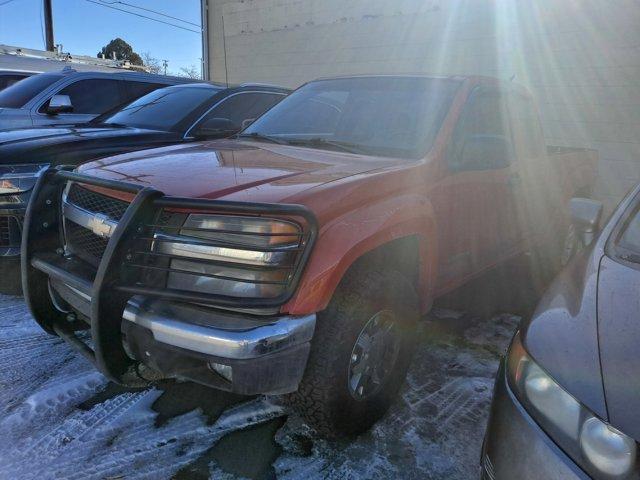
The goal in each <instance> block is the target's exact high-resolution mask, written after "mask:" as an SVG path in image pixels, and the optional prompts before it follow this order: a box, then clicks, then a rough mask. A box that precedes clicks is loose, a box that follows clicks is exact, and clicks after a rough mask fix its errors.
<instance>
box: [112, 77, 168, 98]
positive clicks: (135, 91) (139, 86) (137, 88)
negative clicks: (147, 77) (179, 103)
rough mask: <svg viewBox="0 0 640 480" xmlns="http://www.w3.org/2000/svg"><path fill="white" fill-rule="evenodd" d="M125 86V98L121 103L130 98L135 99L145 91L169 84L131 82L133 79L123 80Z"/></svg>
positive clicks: (151, 90)
mask: <svg viewBox="0 0 640 480" xmlns="http://www.w3.org/2000/svg"><path fill="white" fill-rule="evenodd" d="M122 83H124V86H125V98H124V99H123V102H122V103H129V102H131V101H132V100H136V99H138V98H140V97H142V96H143V95H146V94H147V93H151V92H153V91H154V90H157V89H159V88H164V87H168V86H169V85H165V84H162V83H148V82H133V81H124V82H122Z"/></svg>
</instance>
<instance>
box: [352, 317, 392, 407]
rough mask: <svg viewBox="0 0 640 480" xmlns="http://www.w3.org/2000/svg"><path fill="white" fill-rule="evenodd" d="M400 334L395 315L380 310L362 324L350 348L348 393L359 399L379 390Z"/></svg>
mask: <svg viewBox="0 0 640 480" xmlns="http://www.w3.org/2000/svg"><path fill="white" fill-rule="evenodd" d="M399 350H400V338H399V333H398V326H397V322H396V316H395V314H394V313H393V312H392V311H391V310H381V311H379V312H377V313H376V314H374V315H373V316H372V317H371V318H370V319H369V320H368V321H367V323H366V324H365V325H364V327H363V328H362V330H361V331H360V334H359V335H358V338H357V339H356V342H355V344H354V346H353V349H352V350H351V356H350V358H349V371H348V376H347V385H348V388H349V393H350V394H351V396H352V397H353V398H355V399H356V400H359V401H362V400H365V399H367V398H369V397H371V396H372V395H375V394H376V393H378V392H379V391H380V389H381V388H382V387H383V386H384V384H385V383H386V381H387V380H388V378H389V376H390V374H391V372H392V371H393V368H394V366H395V364H396V361H397V359H398V353H399Z"/></svg>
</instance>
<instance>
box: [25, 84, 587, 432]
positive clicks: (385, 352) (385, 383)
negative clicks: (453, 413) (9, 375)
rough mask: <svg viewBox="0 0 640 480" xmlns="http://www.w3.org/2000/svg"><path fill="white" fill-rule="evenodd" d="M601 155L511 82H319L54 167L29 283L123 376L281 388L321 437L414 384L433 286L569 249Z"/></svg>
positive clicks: (30, 242)
mask: <svg viewBox="0 0 640 480" xmlns="http://www.w3.org/2000/svg"><path fill="white" fill-rule="evenodd" d="M596 161H597V158H596V156H595V153H594V152H592V151H588V150H579V149H555V150H552V151H548V149H547V147H546V146H545V144H544V140H543V135H542V130H541V127H540V124H539V121H538V115H537V112H536V109H535V106H534V104H533V101H532V99H531V97H530V96H529V94H528V93H527V92H526V90H525V89H523V88H521V87H519V86H517V85H514V84H512V83H505V82H501V81H498V80H494V79H490V78H483V77H442V78H435V77H426V76H358V77H347V78H334V79H324V80H317V81H314V82H310V83H308V84H306V85H304V86H302V87H300V88H299V89H298V90H296V91H295V92H294V93H292V94H291V95H290V96H289V97H287V98H286V99H285V100H283V101H282V102H281V103H279V104H278V105H276V106H275V107H274V108H272V109H271V110H269V111H268V112H267V113H265V114H264V115H262V116H261V117H260V118H258V119H257V120H256V121H255V122H253V123H252V124H251V125H250V126H248V127H247V128H246V129H245V130H244V131H243V132H242V133H240V134H239V135H238V136H237V137H236V138H234V139H228V140H221V141H211V142H195V143H190V144H181V145H175V146H170V147H163V148H159V149H153V150H146V151H142V152H134V153H128V154H122V155H117V156H114V157H110V158H105V159H101V160H100V161H96V162H91V163H87V164H84V165H83V166H81V167H79V168H78V169H77V170H76V171H70V170H65V169H62V168H55V169H54V168H50V169H48V170H46V171H45V172H44V173H43V174H42V175H41V176H40V177H39V179H38V182H37V184H36V186H35V188H34V191H33V195H32V198H31V201H30V204H29V206H28V208H27V213H26V218H25V224H24V237H23V243H22V277H23V288H24V293H25V298H26V301H27V303H28V305H29V307H30V309H31V312H32V313H33V316H34V318H35V320H36V321H37V322H38V323H39V324H40V325H41V326H42V327H43V328H44V329H45V330H46V331H48V332H50V333H52V334H57V335H59V336H61V337H62V338H64V339H65V340H67V341H68V342H69V343H70V344H72V345H74V346H75V347H77V348H78V349H79V351H80V352H82V353H83V354H84V355H86V356H87V357H88V358H89V359H91V360H92V361H93V362H94V363H95V364H96V366H97V368H98V369H100V371H102V372H103V373H104V374H105V375H106V376H108V377H109V378H110V379H112V380H113V381H116V382H120V383H125V384H127V383H135V382H137V381H139V379H140V377H142V378H145V379H148V380H152V379H155V378H162V377H177V378H182V379H189V380H193V381H196V382H200V383H203V384H206V385H209V386H212V387H214V388H218V389H224V390H229V391H233V392H238V393H242V394H286V395H287V396H286V398H287V400H288V401H289V403H290V404H291V405H293V406H294V407H295V408H296V409H297V410H298V411H299V412H300V413H301V414H302V416H303V417H304V418H305V419H306V420H307V421H308V422H309V423H310V424H311V425H312V426H313V427H314V428H315V429H316V430H317V431H318V432H319V433H320V434H323V435H327V436H337V435H349V434H356V433H358V432H361V431H363V430H365V429H367V428H368V427H370V426H371V425H372V424H373V423H374V422H375V421H376V420H377V419H379V418H380V417H381V416H382V415H383V414H384V412H385V411H386V410H387V408H388V407H389V405H390V404H391V402H392V400H393V398H394V396H395V394H396V393H397V391H398V390H399V388H400V386H401V385H402V383H403V381H404V378H405V375H406V371H407V368H408V366H409V363H410V361H411V356H412V350H413V347H414V342H415V337H416V335H415V329H416V328H417V323H418V320H419V318H420V315H421V314H423V313H425V312H427V311H428V310H429V308H430V306H431V304H432V301H433V299H434V298H435V297H437V296H439V295H442V294H444V293H446V292H448V291H450V290H452V289H454V288H456V287H457V286H459V285H462V284H463V283H465V282H467V281H468V280H469V279H471V278H473V277H475V276H477V275H479V274H480V273H481V272H483V271H484V270H486V269H488V268H491V267H493V266H494V265H496V264H498V263H499V262H501V261H504V260H506V259H508V258H510V257H512V256H515V255H517V254H519V253H522V252H525V251H534V250H535V251H554V252H560V250H561V248H562V246H563V240H564V238H565V237H566V238H569V239H570V238H571V236H570V235H565V232H568V228H567V225H568V222H567V219H566V218H565V215H564V214H563V212H564V210H565V208H564V207H565V204H566V203H567V202H568V200H569V198H570V197H572V196H574V195H576V194H578V193H580V194H581V195H583V196H584V195H585V192H587V191H588V190H590V189H591V187H592V185H593V181H594V176H595V167H596ZM569 246H570V245H569ZM546 247H549V248H546ZM551 247H554V248H551ZM558 255H559V254H558ZM546 258H551V255H548V256H547V257H546ZM87 328H88V329H90V339H89V340H87V336H86V334H84V335H83V334H77V331H79V330H82V329H87Z"/></svg>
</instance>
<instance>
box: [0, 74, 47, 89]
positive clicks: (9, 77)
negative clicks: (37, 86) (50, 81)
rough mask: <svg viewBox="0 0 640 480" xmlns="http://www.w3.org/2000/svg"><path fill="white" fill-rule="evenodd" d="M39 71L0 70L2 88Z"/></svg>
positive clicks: (0, 87)
mask: <svg viewBox="0 0 640 480" xmlns="http://www.w3.org/2000/svg"><path fill="white" fill-rule="evenodd" d="M36 73H38V72H25V71H22V70H0V90H4V89H5V88H7V87H10V86H11V85H13V84H14V83H18V82H19V81H20V80H24V79H25V78H27V77H30V76H31V75H34V74H36Z"/></svg>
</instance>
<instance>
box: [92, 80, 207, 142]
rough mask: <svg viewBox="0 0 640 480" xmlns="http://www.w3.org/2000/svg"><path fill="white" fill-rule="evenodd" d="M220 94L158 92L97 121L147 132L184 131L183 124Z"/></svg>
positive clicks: (190, 90)
mask: <svg viewBox="0 0 640 480" xmlns="http://www.w3.org/2000/svg"><path fill="white" fill-rule="evenodd" d="M219 91H220V89H217V88H203V87H183V86H180V87H168V88H161V89H159V90H155V91H153V92H151V93H149V94H147V95H145V96H144V97H140V98H139V99H138V100H136V101H135V102H133V103H130V104H128V105H127V106H126V107H124V108H121V109H119V110H118V111H116V112H115V113H112V114H111V115H106V116H103V117H101V118H100V120H99V121H100V122H101V123H113V124H118V125H125V126H127V127H136V128H148V129H150V130H163V131H179V130H184V129H185V128H186V126H183V125H182V124H183V122H184V121H185V120H186V119H187V118H188V117H189V116H190V115H192V114H193V113H194V111H196V110H197V109H198V108H199V107H200V106H202V105H203V104H207V103H209V102H210V101H211V99H212V98H213V97H214V96H215V95H216V94H217V93H218V92H219Z"/></svg>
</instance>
